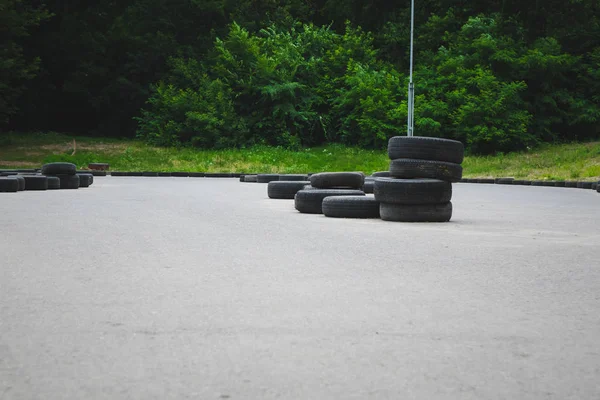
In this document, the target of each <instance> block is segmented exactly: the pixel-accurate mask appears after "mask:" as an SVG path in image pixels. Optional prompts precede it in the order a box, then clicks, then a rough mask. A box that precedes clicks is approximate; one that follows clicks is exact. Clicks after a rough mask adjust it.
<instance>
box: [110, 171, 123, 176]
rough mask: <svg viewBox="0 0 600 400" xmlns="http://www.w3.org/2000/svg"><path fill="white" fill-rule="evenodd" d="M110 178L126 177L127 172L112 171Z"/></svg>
mask: <svg viewBox="0 0 600 400" xmlns="http://www.w3.org/2000/svg"><path fill="white" fill-rule="evenodd" d="M110 176H127V172H123V171H113V172H111V173H110Z"/></svg>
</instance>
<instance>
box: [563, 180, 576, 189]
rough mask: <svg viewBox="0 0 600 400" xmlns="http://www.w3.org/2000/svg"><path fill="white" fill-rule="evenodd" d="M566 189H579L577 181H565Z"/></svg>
mask: <svg viewBox="0 0 600 400" xmlns="http://www.w3.org/2000/svg"><path fill="white" fill-rule="evenodd" d="M565 187H568V188H576V187H577V181H565Z"/></svg>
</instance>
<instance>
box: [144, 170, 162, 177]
mask: <svg viewBox="0 0 600 400" xmlns="http://www.w3.org/2000/svg"><path fill="white" fill-rule="evenodd" d="M142 176H148V177H151V178H154V177H157V176H158V172H154V171H144V172H142Z"/></svg>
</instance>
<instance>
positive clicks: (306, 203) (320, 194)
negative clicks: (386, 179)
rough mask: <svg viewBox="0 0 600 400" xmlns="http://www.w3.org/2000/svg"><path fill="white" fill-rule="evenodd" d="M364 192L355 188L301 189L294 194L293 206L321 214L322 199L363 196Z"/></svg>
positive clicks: (306, 211)
mask: <svg viewBox="0 0 600 400" xmlns="http://www.w3.org/2000/svg"><path fill="white" fill-rule="evenodd" d="M364 195H365V192H363V191H362V190H355V189H317V188H314V189H308V190H307V189H302V190H299V191H298V192H297V193H296V196H294V207H295V208H296V210H298V211H299V212H301V213H305V214H322V213H323V199H324V198H326V197H328V196H364Z"/></svg>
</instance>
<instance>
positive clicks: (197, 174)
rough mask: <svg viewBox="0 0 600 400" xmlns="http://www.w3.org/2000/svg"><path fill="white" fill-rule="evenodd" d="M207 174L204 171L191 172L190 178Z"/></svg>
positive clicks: (202, 176)
mask: <svg viewBox="0 0 600 400" xmlns="http://www.w3.org/2000/svg"><path fill="white" fill-rule="evenodd" d="M205 175H206V174H205V173H204V172H190V173H189V174H188V176H189V177H190V178H204V176H205Z"/></svg>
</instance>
